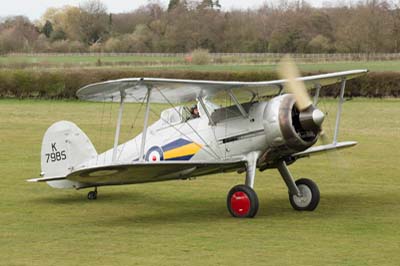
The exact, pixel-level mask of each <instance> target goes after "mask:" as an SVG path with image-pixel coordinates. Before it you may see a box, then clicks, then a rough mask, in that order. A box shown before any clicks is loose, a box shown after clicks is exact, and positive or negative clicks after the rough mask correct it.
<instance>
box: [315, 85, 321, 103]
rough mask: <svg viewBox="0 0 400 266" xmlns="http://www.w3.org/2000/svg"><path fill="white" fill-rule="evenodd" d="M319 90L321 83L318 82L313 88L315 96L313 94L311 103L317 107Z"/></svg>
mask: <svg viewBox="0 0 400 266" xmlns="http://www.w3.org/2000/svg"><path fill="white" fill-rule="evenodd" d="M320 90H321V84H319V83H318V84H317V85H316V89H315V96H314V103H313V105H314V107H317V105H318V100H319V92H320Z"/></svg>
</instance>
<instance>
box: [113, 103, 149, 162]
mask: <svg viewBox="0 0 400 266" xmlns="http://www.w3.org/2000/svg"><path fill="white" fill-rule="evenodd" d="M132 97H133V98H134V99H135V100H136V101H137V98H135V97H134V96H132ZM145 99H146V98H143V100H142V101H141V102H140V106H139V110H138V111H137V113H136V115H135V117H134V119H133V121H132V124H131V128H130V134H132V133H133V129H134V127H135V125H136V122H137V119H138V118H139V115H140V112H141V111H142V107H143V106H144V101H145ZM137 102H139V101H137ZM126 144H127V142H125V143H124V144H123V145H122V149H121V152H120V153H119V155H118V159H120V157H121V155H122V153H123V151H124V149H125V146H126ZM135 144H136V149H137V150H138V149H139V148H138V144H137V141H136V140H135Z"/></svg>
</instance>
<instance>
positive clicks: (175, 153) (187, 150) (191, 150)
mask: <svg viewBox="0 0 400 266" xmlns="http://www.w3.org/2000/svg"><path fill="white" fill-rule="evenodd" d="M200 149H201V145H199V144H197V143H190V144H186V145H184V146H182V147H179V148H175V149H172V150H170V151H166V152H164V159H171V158H177V157H182V156H187V155H193V154H195V153H196V152H198V151H199V150H200Z"/></svg>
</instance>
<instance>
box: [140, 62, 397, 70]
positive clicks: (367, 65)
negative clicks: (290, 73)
mask: <svg viewBox="0 0 400 266" xmlns="http://www.w3.org/2000/svg"><path fill="white" fill-rule="evenodd" d="M297 65H298V67H299V68H300V70H301V71H303V72H318V71H324V72H329V71H344V70H352V69H369V70H370V71H374V72H383V71H395V72H397V71H400V61H369V62H347V61H346V62H328V63H315V64H312V63H299V64H297ZM276 67H277V65H276V64H220V65H218V64H215V65H203V66H198V65H177V66H141V67H139V68H142V69H154V70H162V69H169V70H192V71H274V72H275V71H276Z"/></svg>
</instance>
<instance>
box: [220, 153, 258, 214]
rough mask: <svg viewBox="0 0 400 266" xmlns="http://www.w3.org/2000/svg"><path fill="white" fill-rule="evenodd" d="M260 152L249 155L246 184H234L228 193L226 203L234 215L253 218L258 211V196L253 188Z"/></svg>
mask: <svg viewBox="0 0 400 266" xmlns="http://www.w3.org/2000/svg"><path fill="white" fill-rule="evenodd" d="M259 155H260V153H259V152H251V153H249V154H248V155H247V169H246V184H245V185H237V186H234V187H233V188H232V189H231V190H230V191H229V193H228V197H227V199H226V205H227V207H228V211H229V213H230V214H231V215H232V216H233V217H239V218H253V217H254V216H255V215H256V214H257V211H258V197H257V194H256V192H255V191H254V190H253V186H254V179H255V176H256V169H257V165H256V164H257V159H258V157H259Z"/></svg>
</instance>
